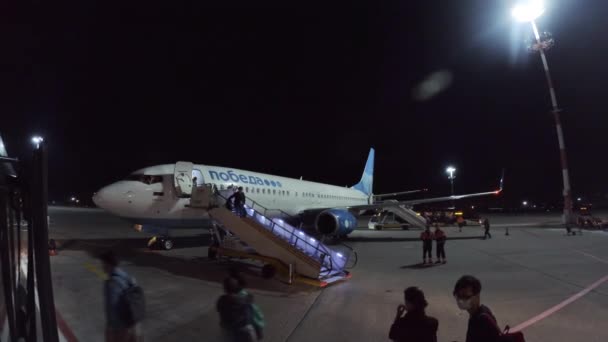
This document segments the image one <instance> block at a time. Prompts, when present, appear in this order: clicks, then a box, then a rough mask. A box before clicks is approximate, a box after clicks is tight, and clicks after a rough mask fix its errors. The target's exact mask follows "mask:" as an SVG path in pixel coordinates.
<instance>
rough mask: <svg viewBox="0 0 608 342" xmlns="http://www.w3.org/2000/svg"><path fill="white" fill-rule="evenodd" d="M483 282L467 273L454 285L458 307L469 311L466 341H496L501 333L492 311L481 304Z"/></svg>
mask: <svg viewBox="0 0 608 342" xmlns="http://www.w3.org/2000/svg"><path fill="white" fill-rule="evenodd" d="M480 294H481V282H480V281H479V279H477V278H475V277H473V276H470V275H465V276H462V277H461V278H460V279H458V281H457V282H456V285H455V286H454V297H455V298H456V303H457V304H458V308H460V309H461V310H466V311H468V313H469V325H468V329H467V339H466V342H496V341H498V338H499V336H500V334H501V332H500V330H499V329H498V324H497V322H496V317H494V314H492V311H491V310H490V309H489V308H488V307H487V306H485V305H482V304H481V301H480Z"/></svg>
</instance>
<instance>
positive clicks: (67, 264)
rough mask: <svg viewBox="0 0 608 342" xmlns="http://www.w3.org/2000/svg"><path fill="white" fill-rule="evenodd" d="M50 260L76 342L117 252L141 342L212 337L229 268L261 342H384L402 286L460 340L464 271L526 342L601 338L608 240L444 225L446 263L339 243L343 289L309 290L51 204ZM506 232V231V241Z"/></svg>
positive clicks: (372, 235)
mask: <svg viewBox="0 0 608 342" xmlns="http://www.w3.org/2000/svg"><path fill="white" fill-rule="evenodd" d="M49 215H50V218H51V226H50V236H51V238H54V239H56V240H57V243H58V255H57V256H53V257H52V258H51V267H52V274H53V287H54V293H55V303H56V308H57V311H58V312H59V313H60V315H61V316H62V317H63V319H64V320H65V322H66V324H67V326H68V327H69V329H71V331H72V332H73V335H74V336H75V337H76V339H77V340H78V341H93V342H94V341H103V332H104V325H105V322H104V316H103V301H102V285H103V279H104V275H103V273H102V272H101V267H100V264H99V262H98V261H97V260H96V259H95V258H94V255H95V254H96V253H97V252H99V251H101V250H104V249H108V248H111V249H113V250H115V251H117V252H118V253H119V255H120V257H121V259H122V260H123V263H122V267H123V268H124V269H125V270H126V271H127V272H129V273H130V274H132V275H133V276H134V277H135V278H136V279H137V281H138V282H139V283H140V284H141V285H142V287H143V288H144V290H145V293H146V300H147V318H146V321H145V322H144V335H145V339H146V341H194V340H197V341H221V340H222V339H221V331H220V328H219V318H218V315H217V312H216V310H215V303H216V300H217V298H218V297H219V296H220V295H221V294H222V292H223V290H222V286H221V281H222V279H223V278H224V277H225V275H226V272H227V270H228V269H229V268H231V267H238V268H239V269H241V271H242V272H243V273H244V275H245V277H246V279H247V281H248V283H249V290H250V292H251V293H252V294H253V295H254V296H255V301H256V303H257V304H258V305H259V306H260V307H261V308H262V310H263V312H264V314H265V317H266V323H267V327H266V329H265V338H264V341H388V340H389V339H388V331H389V328H390V326H391V324H392V322H393V319H394V316H395V312H396V308H397V305H398V304H400V303H402V301H403V290H404V289H405V288H406V287H408V286H418V287H420V288H421V289H423V291H424V292H425V294H426V297H427V300H428V301H429V307H428V308H427V313H428V314H429V315H431V316H434V317H436V318H437V319H438V320H439V333H438V335H439V341H461V342H464V341H465V334H466V327H467V319H468V314H466V312H462V311H460V310H459V309H458V307H457V306H456V303H455V300H454V299H453V297H452V290H453V286H454V283H455V282H456V280H457V279H458V278H459V277H460V276H461V275H464V274H471V275H475V276H476V277H478V278H479V279H480V280H481V281H482V285H483V289H482V302H483V303H484V304H486V305H487V306H489V307H490V308H491V309H492V311H493V312H494V313H495V315H496V316H497V318H498V321H499V325H500V326H501V327H502V326H504V325H507V324H509V325H510V326H511V327H516V326H519V327H523V330H522V331H523V332H524V334H525V336H526V341H528V342H530V341H532V342H534V341H554V342H559V341H563V342H571V341H573V340H577V339H583V340H584V341H589V342H593V341H602V342H603V341H608V330H607V329H605V322H604V317H606V315H607V314H608V249H606V247H605V246H606V244H607V243H608V233H606V232H604V231H583V232H582V235H576V236H566V234H565V229H563V228H561V229H560V228H555V227H557V223H558V222H559V217H558V216H556V215H550V214H547V215H536V216H535V215H526V216H525V217H522V216H512V215H497V216H495V217H491V219H490V220H491V222H492V223H493V228H492V230H491V233H492V239H488V240H483V239H482V238H481V237H482V236H483V229H482V228H481V227H479V226H470V227H465V228H464V230H463V232H458V229H457V228H455V227H447V228H445V231H446V232H447V235H448V241H447V244H446V253H447V259H448V263H447V264H445V265H438V266H432V267H421V266H420V265H419V264H420V262H421V259H422V255H421V254H422V251H421V249H422V248H421V243H420V241H419V240H418V236H419V234H420V231H415V230H412V231H402V230H383V231H370V230H367V229H366V228H365V227H366V222H360V226H361V228H360V229H359V230H357V231H355V232H354V233H353V234H351V236H350V237H349V239H348V241H347V243H348V244H349V245H350V246H351V247H353V248H354V249H355V250H356V251H357V255H358V262H357V265H356V266H355V267H354V268H353V269H352V270H351V271H352V274H353V276H352V278H351V279H350V280H348V281H346V282H343V283H338V284H334V285H331V286H329V287H327V288H324V289H319V288H315V287H311V286H307V285H301V284H295V285H287V284H285V283H283V282H281V281H280V280H277V279H262V278H261V277H260V275H259V265H256V264H253V263H249V262H247V261H231V260H222V261H213V260H209V259H207V248H208V245H209V242H210V239H209V235H208V231H207V230H205V229H199V230H178V231H175V232H174V233H173V232H172V236H173V239H174V242H175V247H174V249H173V250H170V251H160V250H149V249H148V248H147V246H146V243H147V240H148V238H149V235H146V234H144V233H140V232H137V231H135V230H134V229H133V228H132V227H131V225H130V224H129V223H127V222H124V221H122V220H120V219H118V218H115V217H113V216H111V215H109V214H107V213H105V212H103V211H101V210H97V209H75V208H60V207H51V208H50V209H49ZM506 228H509V235H505V233H506Z"/></svg>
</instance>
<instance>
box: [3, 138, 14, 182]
mask: <svg viewBox="0 0 608 342" xmlns="http://www.w3.org/2000/svg"><path fill="white" fill-rule="evenodd" d="M0 157H4V158H8V153H7V152H6V146H4V141H3V140H2V136H0ZM0 176H15V169H14V168H13V165H11V164H10V163H5V162H2V161H0Z"/></svg>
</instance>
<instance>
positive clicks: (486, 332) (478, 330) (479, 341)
mask: <svg viewBox="0 0 608 342" xmlns="http://www.w3.org/2000/svg"><path fill="white" fill-rule="evenodd" d="M499 336H500V330H499V328H498V324H497V323H496V318H495V317H494V315H493V314H492V311H490V309H489V308H488V307H487V306H485V305H482V306H481V307H479V310H477V312H476V313H475V314H474V315H473V316H471V317H470V318H469V328H468V329H467V341H466V342H496V341H498V337H499Z"/></svg>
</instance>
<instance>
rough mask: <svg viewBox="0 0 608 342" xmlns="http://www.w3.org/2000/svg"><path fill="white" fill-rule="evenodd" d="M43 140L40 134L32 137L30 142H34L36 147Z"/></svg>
mask: <svg viewBox="0 0 608 342" xmlns="http://www.w3.org/2000/svg"><path fill="white" fill-rule="evenodd" d="M43 141H44V139H42V137H41V136H34V137H32V143H34V144H36V147H38V145H40V143H41V142H43Z"/></svg>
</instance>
